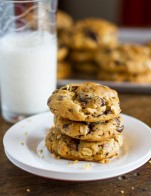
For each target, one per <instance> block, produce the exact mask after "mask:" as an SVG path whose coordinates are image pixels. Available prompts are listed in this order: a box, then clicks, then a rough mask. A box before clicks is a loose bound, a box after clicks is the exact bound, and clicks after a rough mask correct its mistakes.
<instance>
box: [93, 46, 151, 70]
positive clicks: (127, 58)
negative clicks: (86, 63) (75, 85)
mask: <svg viewBox="0 0 151 196" xmlns="http://www.w3.org/2000/svg"><path fill="white" fill-rule="evenodd" d="M96 61H97V62H98V64H99V65H100V67H101V68H102V69H103V70H106V71H110V72H112V73H115V72H125V73H131V74H138V73H144V72H147V71H151V52H150V49H149V48H148V47H145V46H141V45H136V44H121V45H119V46H118V47H117V48H114V49H112V50H108V51H104V52H102V51H100V52H98V54H97V55H96Z"/></svg>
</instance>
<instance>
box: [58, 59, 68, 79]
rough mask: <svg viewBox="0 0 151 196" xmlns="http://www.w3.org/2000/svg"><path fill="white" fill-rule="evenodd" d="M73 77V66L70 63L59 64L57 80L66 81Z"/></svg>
mask: <svg viewBox="0 0 151 196" xmlns="http://www.w3.org/2000/svg"><path fill="white" fill-rule="evenodd" d="M70 76H71V66H70V64H69V63H68V62H58V65H57V79H58V80H61V79H66V78H69V77H70Z"/></svg>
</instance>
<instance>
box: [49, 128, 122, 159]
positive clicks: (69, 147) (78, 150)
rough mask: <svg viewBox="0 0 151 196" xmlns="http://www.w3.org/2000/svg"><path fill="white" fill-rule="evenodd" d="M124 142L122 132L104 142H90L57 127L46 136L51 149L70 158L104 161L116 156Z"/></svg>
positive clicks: (60, 155)
mask: <svg viewBox="0 0 151 196" xmlns="http://www.w3.org/2000/svg"><path fill="white" fill-rule="evenodd" d="M122 144H123V139H122V136H121V135H120V134H118V135H114V136H113V137H112V138H110V139H108V140H106V141H103V142H88V141H82V140H78V139H73V138H71V137H69V136H67V135H63V134H62V133H61V131H60V130H59V129H57V128H51V130H50V132H49V134H48V135H47V137H46V147H47V148H48V150H49V151H51V152H52V153H54V154H55V155H57V156H59V157H62V158H65V159H70V160H85V161H99V162H103V161H105V160H107V159H109V158H112V157H114V156H116V155H117V154H118V152H119V149H120V147H121V146H122Z"/></svg>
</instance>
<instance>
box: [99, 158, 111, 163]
mask: <svg viewBox="0 0 151 196" xmlns="http://www.w3.org/2000/svg"><path fill="white" fill-rule="evenodd" d="M109 162H110V161H109V159H104V160H102V161H99V163H109Z"/></svg>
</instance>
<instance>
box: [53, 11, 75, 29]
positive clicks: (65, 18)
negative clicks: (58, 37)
mask: <svg viewBox="0 0 151 196" xmlns="http://www.w3.org/2000/svg"><path fill="white" fill-rule="evenodd" d="M56 21H57V29H58V30H62V29H63V30H64V29H67V30H68V29H69V28H71V27H72V25H73V19H72V17H71V16H70V15H69V14H67V13H66V12H64V11H61V10H59V11H57V14H56Z"/></svg>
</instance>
